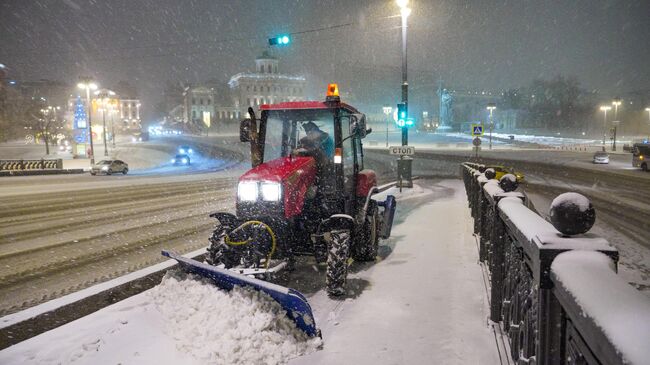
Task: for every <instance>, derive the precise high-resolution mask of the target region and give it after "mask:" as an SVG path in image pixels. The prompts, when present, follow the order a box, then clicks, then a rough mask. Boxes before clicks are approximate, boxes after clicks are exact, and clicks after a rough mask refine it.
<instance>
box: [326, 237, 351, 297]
mask: <svg viewBox="0 0 650 365" xmlns="http://www.w3.org/2000/svg"><path fill="white" fill-rule="evenodd" d="M330 236H331V240H330V242H329V247H328V250H327V277H326V279H325V283H326V285H327V294H329V295H330V296H341V295H344V294H345V280H346V278H347V276H348V255H349V253H350V230H349V229H342V230H333V231H331V232H330Z"/></svg>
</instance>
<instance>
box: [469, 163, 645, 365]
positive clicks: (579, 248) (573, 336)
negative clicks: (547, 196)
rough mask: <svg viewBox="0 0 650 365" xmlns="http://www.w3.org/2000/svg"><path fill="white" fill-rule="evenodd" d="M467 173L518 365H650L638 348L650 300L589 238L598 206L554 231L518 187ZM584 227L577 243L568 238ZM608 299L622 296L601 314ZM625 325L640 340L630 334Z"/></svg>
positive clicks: (476, 168) (474, 168) (495, 307)
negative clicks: (633, 285) (571, 230)
mask: <svg viewBox="0 0 650 365" xmlns="http://www.w3.org/2000/svg"><path fill="white" fill-rule="evenodd" d="M460 172H461V176H462V178H463V182H464V184H465V189H466V192H467V198H468V202H469V207H470V210H471V215H472V217H473V218H474V233H475V234H477V235H478V236H479V237H478V238H479V258H480V260H481V262H483V263H484V264H485V265H486V267H487V268H488V269H489V271H490V297H491V300H490V320H492V321H493V322H495V323H497V324H498V325H499V326H501V329H502V330H503V333H505V334H506V335H507V336H508V338H509V344H510V350H511V354H510V355H511V357H512V359H513V360H514V361H515V363H517V364H544V365H555V364H637V363H638V364H642V363H648V362H649V361H650V346H647V344H646V345H645V346H639V345H638V342H639V340H638V339H639V338H642V339H645V340H646V342H647V341H649V339H650V300H648V299H647V297H645V296H644V295H643V294H641V293H639V292H638V291H636V290H635V289H634V288H632V287H631V286H630V285H628V284H627V283H626V282H625V281H623V280H622V279H621V278H620V277H618V276H617V275H616V265H617V262H618V251H617V250H616V249H615V248H613V247H612V246H610V245H609V243H608V242H607V241H606V240H605V239H603V238H601V237H598V236H596V235H593V234H591V233H587V231H588V229H589V228H591V225H592V224H593V220H594V219H595V211H594V210H593V207H592V206H591V204H590V203H589V210H591V212H590V211H589V210H581V209H582V208H581V209H579V210H576V211H575V212H573V211H569V213H571V214H569V213H567V214H562V215H559V214H556V215H555V216H556V217H559V216H560V217H563V218H556V219H555V220H554V223H555V225H554V224H552V223H550V222H548V221H546V220H545V219H543V218H542V217H541V216H539V215H538V214H537V213H536V212H535V211H534V210H532V209H531V208H530V207H531V206H532V204H531V203H530V202H529V201H528V200H527V197H526V195H525V194H523V193H521V192H518V191H515V190H516V188H517V186H516V184H514V185H513V184H512V182H513V181H514V180H512V181H511V182H510V183H509V184H508V183H507V182H506V183H503V182H499V181H497V180H495V179H493V177H494V176H493V174H492V172H490V171H486V169H485V167H484V166H480V165H477V164H472V163H464V164H462V165H461V167H460ZM502 179H503V178H502ZM575 195H578V194H575ZM581 197H582V196H581ZM582 198H584V199H586V198H585V197H582ZM564 200H566V199H562V201H564ZM567 202H568V203H567V204H574V205H575V203H574V202H572V201H571V199H568V200H567ZM552 209H560V208H552ZM572 212H573V213H572ZM552 213H553V212H552ZM562 213H566V212H565V211H562ZM589 213H593V216H592V217H590V216H589ZM551 215H552V216H553V214H551ZM590 218H591V222H590V223H591V224H585V223H584V222H585V219H586V220H589V219H590ZM556 227H557V228H556ZM567 227H568V228H567ZM576 227H578V229H581V230H580V231H579V232H578V233H577V234H576V232H569V230H570V229H576ZM558 228H559V229H558ZM560 230H562V231H560ZM574 256H578V258H577V259H576V258H574ZM606 293H617V294H616V297H615V298H611V300H608V301H606V302H607V303H606V304H607V305H609V307H611V308H609V309H607V307H605V306H604V305H602V304H600V302H602V300H601V299H600V298H599V294H600V296H601V297H602V296H603V295H606ZM623 298H624V299H623ZM618 301H623V302H620V303H619V302H618ZM629 308H634V310H633V311H629V310H627V309H629ZM611 318H616V319H617V320H612V319H611ZM634 318H637V320H635V319H634ZM644 319H645V321H644ZM619 322H620V323H624V324H625V326H627V327H633V328H630V331H631V332H632V333H633V334H634V335H633V336H629V335H624V334H622V333H621V332H623V330H622V329H621V328H620V327H621V326H622V325H621V324H620V323H619ZM641 341H643V340H641Z"/></svg>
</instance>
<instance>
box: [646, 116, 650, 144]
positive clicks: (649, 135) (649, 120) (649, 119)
mask: <svg viewBox="0 0 650 365" xmlns="http://www.w3.org/2000/svg"><path fill="white" fill-rule="evenodd" d="M645 111H647V112H648V128H650V108H645ZM648 143H650V131H649V132H648Z"/></svg>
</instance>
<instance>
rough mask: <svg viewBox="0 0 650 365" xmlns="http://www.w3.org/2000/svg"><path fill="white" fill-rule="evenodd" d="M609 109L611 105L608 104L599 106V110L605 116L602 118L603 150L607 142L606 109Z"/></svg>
mask: <svg viewBox="0 0 650 365" xmlns="http://www.w3.org/2000/svg"><path fill="white" fill-rule="evenodd" d="M611 109H612V107H611V106H609V105H603V106H601V107H600V110H601V111H602V112H603V113H604V115H605V118H604V120H603V151H605V144H606V143H607V111H609V110H611Z"/></svg>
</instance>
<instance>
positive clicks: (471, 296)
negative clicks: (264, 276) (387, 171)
mask: <svg viewBox="0 0 650 365" xmlns="http://www.w3.org/2000/svg"><path fill="white" fill-rule="evenodd" d="M422 183H424V182H421V184H422ZM426 189H432V190H431V191H430V192H429V194H428V195H420V194H413V195H412V196H410V197H408V198H406V199H404V198H402V199H400V197H398V207H399V208H398V209H399V210H398V213H397V216H396V219H400V221H402V220H406V222H408V223H405V222H401V223H398V224H397V226H396V227H394V229H393V232H392V236H393V237H392V238H391V239H390V240H389V241H388V244H389V245H390V246H391V247H392V252H391V253H390V254H388V256H387V257H386V258H385V259H384V260H383V261H381V262H378V263H377V264H375V265H374V266H370V267H369V268H368V269H366V270H365V271H361V272H359V273H358V274H356V275H353V276H352V278H354V279H356V280H361V281H367V287H366V289H365V290H364V291H363V292H362V293H361V294H360V295H359V297H358V298H356V299H354V300H347V301H345V302H343V303H342V305H341V306H340V307H339V308H337V310H336V311H334V312H331V313H328V314H325V313H322V312H321V313H319V309H321V310H322V308H321V305H322V304H321V303H320V300H318V298H313V299H312V298H309V300H310V302H312V301H314V302H315V303H313V304H312V306H313V307H315V308H314V310H315V311H316V316H317V318H316V319H317V322H318V323H319V325H320V327H321V328H322V331H323V342H324V348H323V350H321V351H317V352H314V353H312V354H310V355H307V356H304V357H301V358H298V359H295V360H294V361H292V362H291V364H499V363H500V362H499V355H498V352H497V348H496V345H495V339H494V335H493V334H492V332H491V330H490V328H489V327H488V325H487V317H488V314H489V309H488V303H487V298H486V290H485V287H484V283H483V277H482V271H481V268H480V266H479V265H478V263H477V262H478V252H477V247H476V242H475V240H474V237H473V236H472V220H471V217H470V215H469V210H468V208H467V204H466V199H465V192H464V188H463V186H462V182H461V181H460V180H444V181H442V182H441V183H438V184H435V185H433V186H431V187H429V186H426ZM425 194H426V193H425ZM409 210H410V211H409ZM383 244H386V243H383ZM354 279H353V280H354ZM337 312H338V313H337ZM318 317H326V318H329V319H326V318H318ZM319 319H320V321H319Z"/></svg>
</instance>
